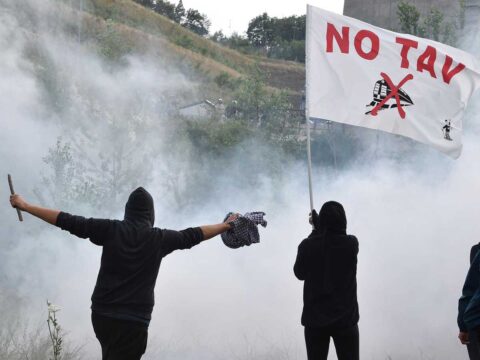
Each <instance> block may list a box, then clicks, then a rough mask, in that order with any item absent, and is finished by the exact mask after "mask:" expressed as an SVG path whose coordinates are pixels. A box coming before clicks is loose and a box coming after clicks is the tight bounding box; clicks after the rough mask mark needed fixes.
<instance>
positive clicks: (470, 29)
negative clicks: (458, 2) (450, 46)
mask: <svg viewBox="0 0 480 360" xmlns="http://www.w3.org/2000/svg"><path fill="white" fill-rule="evenodd" d="M460 46H461V47H462V48H464V49H466V50H468V51H470V52H473V53H474V54H476V55H477V56H479V57H480V0H466V1H465V28H464V31H463V37H462V39H461V43H460Z"/></svg>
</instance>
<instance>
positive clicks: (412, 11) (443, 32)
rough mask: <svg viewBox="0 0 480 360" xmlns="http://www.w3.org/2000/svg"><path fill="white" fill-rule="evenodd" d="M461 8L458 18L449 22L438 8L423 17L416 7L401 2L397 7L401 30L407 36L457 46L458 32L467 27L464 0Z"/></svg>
mask: <svg viewBox="0 0 480 360" xmlns="http://www.w3.org/2000/svg"><path fill="white" fill-rule="evenodd" d="M459 7H460V12H459V14H458V16H457V18H456V19H453V20H450V21H448V20H447V19H446V16H445V14H444V13H443V12H442V11H441V10H440V9H438V8H436V7H432V8H431V9H430V11H429V12H428V14H426V15H424V16H422V14H421V13H420V11H419V10H418V9H417V7H416V6H415V5H413V4H411V3H410V2H408V1H401V2H400V3H399V4H398V7H397V16H398V20H399V22H400V30H401V31H402V32H404V33H407V34H412V35H415V36H420V37H424V38H428V39H432V40H435V41H440V42H443V43H445V44H449V45H455V43H456V41H457V32H458V30H459V29H463V27H464V26H465V1H464V0H459Z"/></svg>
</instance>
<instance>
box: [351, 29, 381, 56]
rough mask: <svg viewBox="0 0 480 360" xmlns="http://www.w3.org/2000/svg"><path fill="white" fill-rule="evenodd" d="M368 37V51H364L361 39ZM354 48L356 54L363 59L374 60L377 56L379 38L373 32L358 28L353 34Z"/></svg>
mask: <svg viewBox="0 0 480 360" xmlns="http://www.w3.org/2000/svg"><path fill="white" fill-rule="evenodd" d="M367 38H368V39H369V40H370V42H371V48H370V50H369V51H368V52H365V51H364V50H363V48H362V44H363V40H365V39H367ZM355 49H356V50H357V53H358V55H360V56H361V57H362V58H364V59H365V60H374V59H375V58H376V57H377V56H378V52H379V51H380V38H379V37H378V36H377V35H376V34H375V33H373V32H371V31H368V30H360V31H359V32H358V34H357V35H356V36H355Z"/></svg>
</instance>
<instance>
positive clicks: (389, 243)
mask: <svg viewBox="0 0 480 360" xmlns="http://www.w3.org/2000/svg"><path fill="white" fill-rule="evenodd" d="M87 5H88V4H85V6H87ZM0 6H1V8H0V47H1V51H0V78H1V79H2V81H1V82H0V108H1V109H2V114H3V116H2V127H1V132H0V143H1V144H2V146H1V147H0V162H1V164H2V166H1V167H2V169H3V171H4V172H5V175H6V173H7V172H11V173H12V174H13V175H14V181H15V185H16V190H17V191H18V192H19V193H21V194H23V195H24V196H25V197H26V198H27V200H30V201H32V202H43V203H44V205H47V206H52V207H54V206H61V205H64V206H67V208H63V209H62V210H65V211H69V212H74V213H79V214H82V215H87V216H98V217H106V216H113V217H117V218H121V217H122V216H123V205H122V204H123V202H124V201H125V200H126V199H127V196H128V191H129V190H132V189H133V188H134V187H135V186H137V185H143V186H144V187H146V188H147V189H149V191H150V192H151V193H152V194H153V196H154V199H155V202H156V212H157V222H156V226H158V227H162V228H163V227H168V228H174V229H181V228H185V227H188V226H192V225H200V224H204V223H214V222H219V221H221V220H222V219H223V216H224V215H225V213H226V212H228V211H230V210H235V211H239V212H246V211H251V210H263V211H266V212H267V219H268V220H269V225H268V227H267V229H266V230H261V236H262V242H261V243H260V244H258V245H254V246H251V247H249V248H242V249H240V250H236V251H233V250H231V249H228V248H226V247H225V246H224V245H223V244H222V243H221V241H220V240H219V239H218V238H217V239H213V240H210V241H208V242H206V243H204V244H201V245H200V246H197V247H195V248H193V249H192V250H189V251H185V252H177V253H174V254H172V255H170V256H168V257H167V258H166V259H164V261H163V263H162V266H161V270H160V274H159V278H158V282H157V287H156V291H155V295H156V307H155V310H154V313H153V320H152V323H151V327H150V339H149V347H148V349H147V353H146V356H145V358H146V359H155V358H158V355H162V358H164V359H180V358H181V359H196V360H198V359H202V360H203V359H205V360H209V359H224V358H225V357H226V356H228V357H233V358H237V359H301V358H304V357H305V353H304V349H303V333H302V331H303V329H302V328H301V326H300V314H301V308H302V284H301V283H300V282H299V281H297V280H296V279H295V278H294V276H293V271H292V267H293V263H294V260H295V256H296V249H297V245H298V243H299V242H300V241H301V240H302V239H303V238H304V237H306V236H307V235H308V233H309V225H308V222H307V214H308V211H309V209H308V190H307V180H306V169H305V164H304V163H297V164H288V165H286V168H285V169H284V176H283V177H282V180H281V181H274V180H272V179H271V178H270V177H269V176H268V175H266V176H262V177H261V178H260V180H259V181H256V182H255V184H254V186H252V185H247V184H248V183H249V182H248V177H249V175H248V174H244V178H245V179H238V174H239V171H237V170H238V168H240V169H241V168H242V166H248V164H245V161H247V160H246V159H245V158H244V157H243V156H242V153H240V152H235V151H234V152H232V154H231V155H230V156H229V158H228V162H227V164H229V165H228V166H224V167H223V168H222V170H221V171H219V172H218V173H215V174H211V176H210V178H211V181H213V182H214V183H215V188H216V189H217V190H216V191H215V193H213V194H208V193H206V194H199V195H201V196H200V197H198V198H199V199H202V202H201V203H192V202H186V203H185V206H182V207H180V208H179V207H173V206H172V204H173V201H174V199H173V198H172V192H174V191H173V190H172V185H168V183H167V180H168V179H170V180H171V181H173V184H174V185H173V186H177V185H178V186H182V179H184V178H185V177H188V176H189V175H190V173H189V171H190V169H192V168H194V167H195V165H196V164H192V163H190V162H189V161H190V160H189V159H190V158H189V156H188V154H189V153H191V152H192V151H195V148H194V147H193V145H192V144H191V143H188V142H185V144H184V151H178V152H175V153H173V154H172V152H171V151H169V149H168V147H167V146H165V143H168V142H169V141H170V140H171V139H170V136H172V132H171V131H170V130H171V127H172V123H171V122H170V121H169V111H170V110H171V108H172V107H174V106H175V101H180V102H182V101H184V102H187V103H188V101H189V99H191V98H195V99H198V98H199V97H200V96H201V95H200V91H201V84H199V83H197V82H195V80H193V79H194V77H193V76H192V74H189V73H186V72H185V71H184V69H182V70H180V69H179V68H178V67H176V66H175V65H172V64H167V63H164V62H161V60H158V59H156V58H154V57H153V56H151V55H149V54H148V53H146V54H142V56H139V55H131V56H129V57H127V58H126V59H125V62H124V63H123V64H122V65H121V66H111V65H109V63H108V62H107V61H106V60H105V59H104V58H102V57H101V56H100V55H99V53H98V51H97V50H96V49H95V48H94V47H93V46H92V45H91V44H90V43H89V41H86V40H85V41H84V40H82V37H81V32H82V17H81V15H80V14H79V13H77V12H75V11H71V10H69V8H68V7H66V6H65V5H64V4H63V3H58V2H50V1H48V0H29V1H26V2H22V7H20V6H19V5H18V4H17V5H16V4H13V2H11V1H5V0H1V1H0ZM43 18H46V19H49V21H48V24H47V23H46V22H44V21H43V20H42V19H43ZM52 19H55V21H54V22H52V21H51V20H52ZM62 22H65V23H62ZM67 25H68V26H67ZM52 29H54V30H55V31H53V30H52ZM68 29H70V30H68ZM71 29H73V30H71ZM79 34H80V35H79ZM479 100H480V99H479V96H478V95H477V96H476V98H475V99H474V101H473V102H472V104H471V106H470V108H469V110H468V113H467V116H466V119H465V123H466V126H465V127H466V132H465V133H466V134H465V139H464V140H465V141H464V142H465V147H464V154H463V155H462V157H461V158H460V159H459V160H458V161H453V160H450V159H448V158H445V157H444V156H443V155H441V154H438V153H436V152H434V151H432V150H430V149H428V148H426V147H423V146H418V148H415V151H414V153H413V154H412V153H409V154H408V155H406V156H405V157H402V158H401V159H400V160H399V159H398V158H399V157H400V156H398V151H400V146H401V144H404V140H398V139H396V138H394V137H392V136H387V135H382V136H381V141H379V142H378V145H372V148H373V147H375V146H378V148H376V150H377V151H376V152H375V151H372V152H371V153H374V152H375V153H376V156H368V157H365V156H359V157H358V158H356V159H355V161H352V163H351V165H350V166H349V167H348V168H342V169H337V170H336V171H335V170H334V169H331V168H318V167H317V168H315V169H314V190H315V202H316V206H317V207H320V206H321V204H322V203H323V202H324V201H327V200H331V199H335V200H337V201H340V202H342V203H343V204H344V206H345V209H346V211H347V217H348V220H349V226H348V231H349V233H352V234H355V235H357V237H358V238H359V241H360V254H359V268H358V282H359V303H360V313H361V320H360V329H361V352H362V357H363V358H366V359H385V358H387V357H388V356H391V357H392V358H393V359H437V360H440V359H458V358H461V357H462V356H464V355H465V351H466V350H465V348H464V347H462V346H461V345H460V344H459V343H458V341H457V339H456V336H457V326H456V307H457V300H458V297H459V296H460V292H461V287H462V285H463V280H464V277H465V274H466V271H467V267H468V255H469V251H470V246H471V245H473V244H474V243H477V242H478V241H479V240H478V235H477V234H478V220H477V218H476V216H477V215H478V214H480V201H479V199H477V195H478V194H479V193H480V189H479V186H480V185H479V184H480V163H479V162H478V161H477V154H478V153H479V152H480V141H479V140H480V128H479V126H478V125H477V123H478V115H479V114H480V107H479V103H480V102H479ZM143 128H147V129H149V131H143V132H142V129H143ZM59 137H61V139H63V140H62V141H63V144H65V143H67V142H68V143H71V146H72V151H74V153H75V154H77V155H78V154H82V156H83V157H84V158H85V159H88V161H87V162H86V164H83V165H80V164H76V165H75V162H74V165H75V166H76V167H75V169H73V170H71V171H77V172H78V171H81V172H82V174H84V178H82V179H83V180H84V181H85V183H90V182H91V181H96V182H95V184H96V185H95V188H94V190H92V191H93V193H94V194H95V196H96V197H98V199H97V201H100V202H109V203H111V205H112V206H104V204H102V203H100V204H99V206H87V205H82V204H81V202H75V201H73V200H74V198H72V197H68V196H66V198H58V196H57V194H55V193H51V192H49V190H48V189H49V186H51V185H52V184H51V183H49V182H48V181H47V182H42V178H48V177H49V174H50V172H51V169H49V168H48V166H47V165H48V164H47V163H46V162H45V161H44V159H45V158H47V157H48V149H51V148H52V147H55V144H56V142H57V139H58V138H59ZM366 138H367V139H368V136H367V137H366ZM372 143H373V142H372ZM409 144H410V143H409ZM258 146H262V145H261V144H258ZM337 151H338V152H341V151H342V149H341V147H340V148H338V149H337ZM119 154H120V155H119ZM392 154H397V156H393V155H392ZM118 156H120V157H121V159H120V160H119V159H118ZM271 156H272V157H273V156H275V154H271ZM314 156H315V154H314ZM122 161H123V162H122ZM112 164H113V165H112ZM119 164H121V165H122V166H123V167H122V169H121V171H120V170H119V169H118V167H119V166H120V165H119ZM235 169H237V170H235ZM115 171H117V173H116V174H117V175H116V176H114V175H111V174H115ZM119 173H121V174H123V175H122V176H123V177H122V176H119V175H118V174H119ZM69 174H70V173H69ZM96 177H98V178H101V179H100V180H99V179H96ZM66 179H67V180H68V179H69V178H68V176H67V177H66ZM111 179H114V180H115V179H116V180H117V181H118V182H119V184H118V186H117V188H120V189H122V190H121V191H119V192H118V193H115V194H105V193H102V192H105V191H107V190H105V189H111V186H110V187H109V184H110V183H109V182H110V181H113V180H111ZM4 185H5V186H2V187H1V190H0V193H1V196H2V198H3V199H4V200H5V203H4V206H2V207H0V219H1V220H0V221H1V225H2V226H0V243H1V246H2V251H1V252H0V260H1V261H0V269H1V274H2V275H1V277H0V285H1V291H0V303H1V304H2V305H3V306H2V308H1V310H0V311H1V312H2V319H19V321H23V322H25V323H28V324H30V325H32V326H35V324H38V323H42V321H44V320H43V318H44V317H45V316H44V315H45V313H46V306H45V300H46V299H47V298H48V299H49V300H51V301H52V302H54V303H56V304H59V305H60V306H61V307H62V311H61V312H60V313H59V317H60V323H61V325H62V326H63V328H64V329H66V330H67V331H68V339H69V341H70V342H72V343H75V344H85V349H84V352H85V354H86V355H85V358H96V357H97V354H98V352H99V347H98V345H97V343H96V340H95V338H94V334H93V331H92V329H91V325H90V318H89V316H90V311H89V306H90V295H91V292H92V290H93V287H94V284H95V280H96V274H97V271H98V266H99V261H100V255H101V249H100V248H98V247H95V246H94V245H92V244H90V243H89V242H88V241H85V240H81V239H76V238H73V237H72V236H70V235H69V234H67V233H63V232H61V231H60V230H58V229H55V228H53V227H49V226H47V225H46V224H42V223H40V221H37V220H36V219H33V218H32V217H30V216H26V221H25V222H24V223H23V224H20V223H18V221H17V220H16V214H15V212H14V211H13V210H12V209H11V208H10V207H9V206H8V203H7V199H8V187H7V186H6V182H5V184H4ZM57 185H58V186H61V187H62V189H64V190H65V189H66V190H68V189H69V187H70V186H74V185H75V186H79V185H78V184H73V183H70V182H69V181H66V183H64V184H57ZM188 191H189V193H199V192H202V189H195V188H193V189H188ZM67 193H68V191H67ZM86 193H89V192H88V191H86ZM72 199H73V200H72ZM112 209H113V210H112ZM172 209H174V210H172ZM12 322H13V320H12ZM5 323H8V321H7V322H5ZM1 326H4V327H5V326H7V325H6V324H4V322H2V325H1ZM92 354H96V355H92ZM332 358H334V357H333V355H332Z"/></svg>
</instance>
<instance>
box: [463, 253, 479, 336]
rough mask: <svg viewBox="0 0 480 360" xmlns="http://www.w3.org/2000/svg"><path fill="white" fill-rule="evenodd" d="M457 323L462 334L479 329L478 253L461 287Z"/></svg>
mask: <svg viewBox="0 0 480 360" xmlns="http://www.w3.org/2000/svg"><path fill="white" fill-rule="evenodd" d="M457 322H458V327H459V328H460V331H463V332H467V331H469V330H473V329H476V328H478V327H480V252H477V253H476V255H475V257H474V258H473V261H472V263H471V265H470V269H469V270H468V274H467V278H466V279H465V284H464V285H463V290H462V297H461V298H460V300H459V301H458V319H457Z"/></svg>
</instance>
